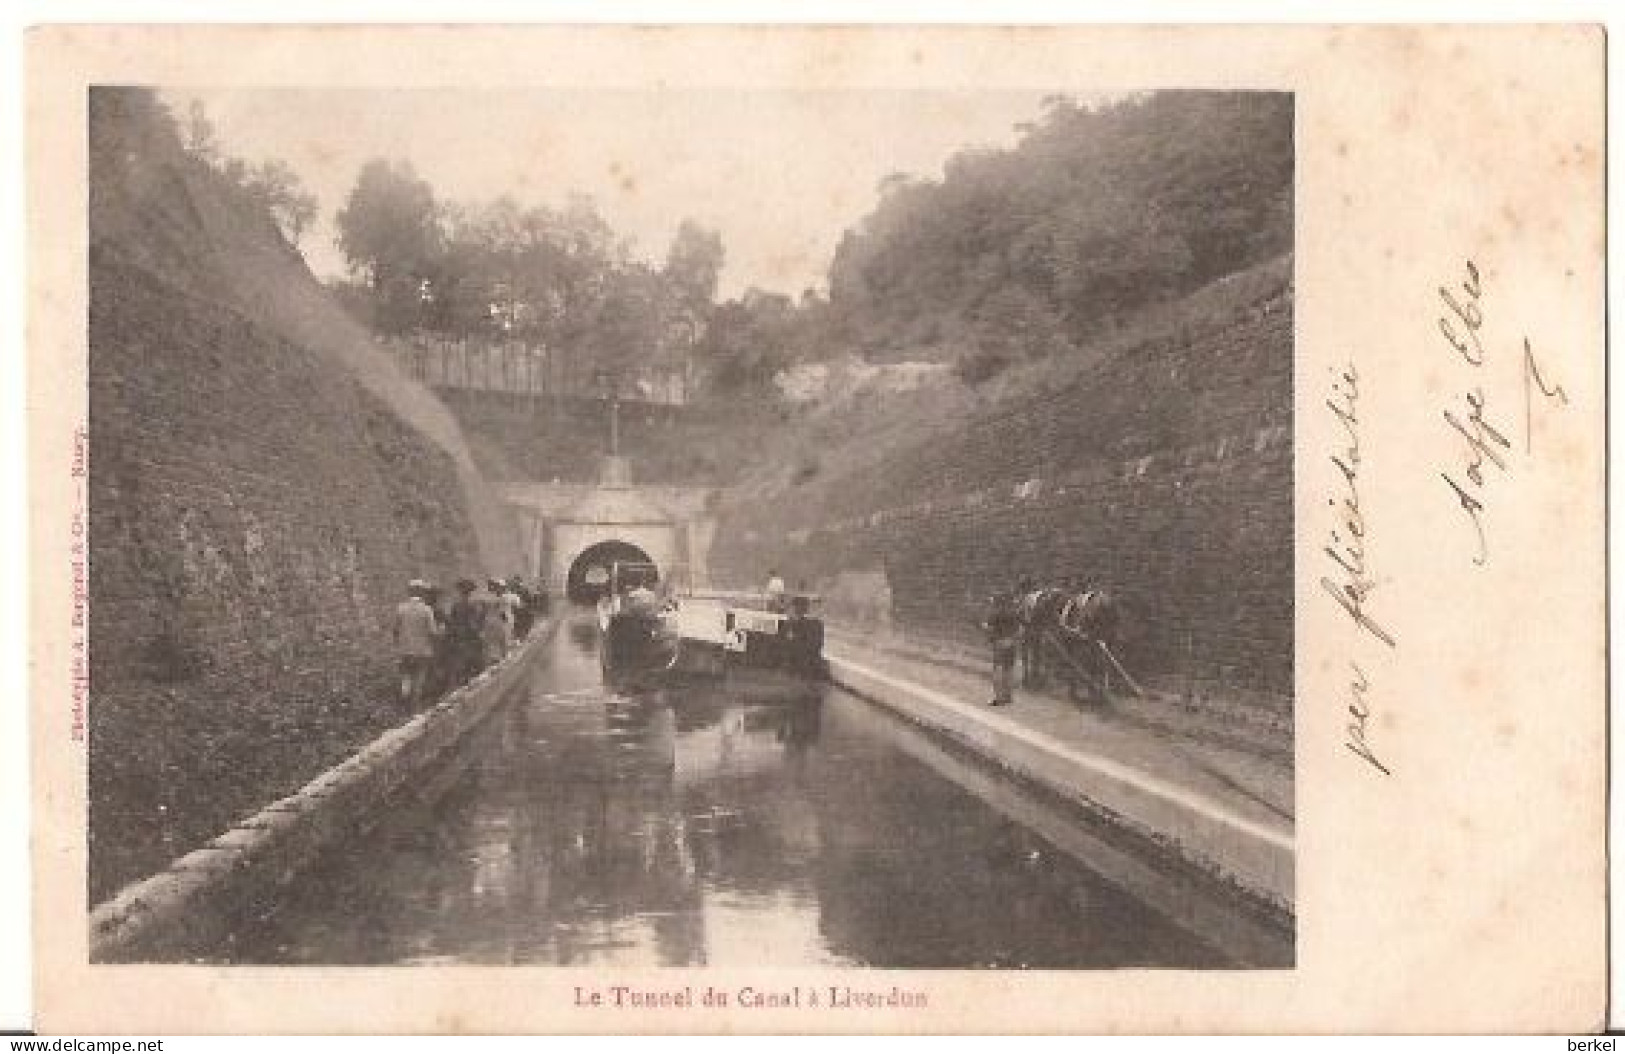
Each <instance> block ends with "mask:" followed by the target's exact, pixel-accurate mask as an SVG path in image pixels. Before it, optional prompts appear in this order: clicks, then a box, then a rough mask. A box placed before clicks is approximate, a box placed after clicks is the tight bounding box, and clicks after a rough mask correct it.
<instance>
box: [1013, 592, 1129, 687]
mask: <svg viewBox="0 0 1625 1054" xmlns="http://www.w3.org/2000/svg"><path fill="white" fill-rule="evenodd" d="M1017 607H1018V610H1019V611H1020V614H1021V675H1022V684H1023V686H1025V687H1029V688H1038V687H1042V686H1043V684H1044V681H1045V678H1046V674H1047V672H1048V669H1049V666H1050V660H1051V659H1055V658H1059V657H1058V656H1055V655H1050V654H1046V648H1055V647H1059V648H1062V649H1064V656H1065V658H1064V659H1062V660H1061V661H1062V667H1061V669H1062V673H1063V675H1065V676H1066V677H1067V680H1068V684H1069V690H1070V694H1071V696H1072V697H1073V699H1077V698H1079V696H1080V695H1081V693H1082V691H1083V690H1084V688H1085V686H1086V685H1087V687H1089V688H1090V689H1091V691H1092V694H1094V695H1095V696H1096V697H1098V698H1099V699H1100V700H1101V701H1105V699H1106V691H1107V687H1108V685H1109V684H1110V681H1111V673H1112V671H1113V670H1116V671H1117V672H1118V673H1119V674H1122V675H1123V677H1124V679H1125V680H1126V681H1128V683H1129V685H1130V686H1131V687H1133V681H1131V680H1129V679H1128V677H1127V674H1126V673H1124V672H1123V669H1122V667H1121V666H1120V665H1118V663H1117V660H1116V658H1115V656H1114V655H1113V653H1112V645H1114V644H1116V643H1117V642H1118V629H1119V621H1120V619H1119V609H1118V605H1117V600H1116V598H1115V597H1114V596H1113V595H1112V593H1111V591H1110V590H1108V589H1106V588H1105V587H1103V586H1091V587H1090V588H1087V589H1084V590H1081V591H1073V590H1067V589H1058V588H1054V587H1050V588H1042V589H1031V590H1028V591H1026V592H1024V593H1023V594H1022V595H1021V596H1020V597H1019V598H1018V601H1017ZM1090 682H1092V683H1090Z"/></svg>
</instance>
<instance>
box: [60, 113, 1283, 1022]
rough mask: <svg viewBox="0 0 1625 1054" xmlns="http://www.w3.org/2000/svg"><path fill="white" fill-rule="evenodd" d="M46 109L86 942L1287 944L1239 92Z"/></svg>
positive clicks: (1180, 955) (1131, 949)
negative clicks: (78, 368)
mask: <svg viewBox="0 0 1625 1054" xmlns="http://www.w3.org/2000/svg"><path fill="white" fill-rule="evenodd" d="M89 121H90V128H89V141H90V152H91V153H90V194H91V197H90V202H91V209H90V268H91V270H90V286H89V293H90V347H89V384H90V413H89V427H90V430H91V433H92V435H93V436H94V439H95V444H96V451H97V455H96V456H95V457H94V458H93V459H92V460H91V461H90V469H89V477H88V478H89V514H90V515H89V523H90V530H89V555H90V570H89V581H88V586H89V588H88V600H89V613H90V619H89V645H90V660H89V674H90V684H91V689H90V692H89V707H88V719H87V725H88V738H89V750H90V801H89V807H90V823H89V830H88V835H89V887H90V899H91V901H92V903H94V904H96V905H98V906H97V907H96V909H95V912H94V914H93V916H92V920H91V925H92V942H91V950H92V955H93V956H94V957H95V958H96V959H97V960H98V961H102V960H105V961H128V960H136V961H149V960H150V961H206V962H218V963H261V964H271V963H274V964H423V963H478V964H555V965H595V964H630V965H639V966H706V965H719V964H729V965H764V966H797V965H830V966H858V967H867V966H878V967H909V968H961V969H966V968H1006V969H1024V968H1049V969H1110V968H1117V967H1125V966H1140V967H1145V966H1150V967H1178V968H1202V969H1236V968H1242V969H1246V968H1272V967H1283V966H1290V965H1291V963H1292V961H1293V881H1292V876H1293V848H1292V847H1293V815H1294V813H1293V778H1292V777H1293V768H1292V728H1293V710H1292V703H1293V694H1292V687H1293V686H1292V657H1293V647H1292V644H1293V622H1292V612H1293V594H1292V582H1293V577H1292V570H1293V562H1292V541H1293V535H1292V530H1293V516H1292V457H1291V454H1292V362H1293V355H1292V352H1293V340H1292V334H1293V324H1292V318H1293V316H1292V289H1293V286H1292V231H1293V193H1292V191H1293V103H1292V97H1291V95H1290V94H1287V93H1277V92H1216V91H1147V92H1099V93H1066V92H1052V93H1042V92H1021V93H1017V92H985V93H977V92H962V93H945V92H896V91H878V92H876V91H850V92H840V93H835V92H763V91H756V92H720V91H710V92H629V91H621V92H567V91H539V92H538V91H494V90H489V91H452V90H446V91H439V90H415V91H413V90H396V91H388V90H328V91H301V90H292V89H289V90H261V91H218V92H210V91H195V90H185V91H182V90H170V89H166V88H163V87H152V88H145V87H128V86H94V87H92V88H91V89H90V98H89ZM324 790H327V791H328V792H327V793H324ZM887 997H888V998H889V997H891V992H890V991H888V992H887ZM900 997H901V998H906V997H907V993H906V992H904V993H901V995H900Z"/></svg>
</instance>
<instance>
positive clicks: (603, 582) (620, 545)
mask: <svg viewBox="0 0 1625 1054" xmlns="http://www.w3.org/2000/svg"><path fill="white" fill-rule="evenodd" d="M615 563H622V564H653V563H654V561H653V560H650V559H649V554H648V553H646V552H644V551H643V550H642V549H639V548H638V547H637V546H635V545H631V544H629V543H627V542H621V541H608V542H599V543H598V544H596V545H591V546H588V547H587V548H586V549H584V550H582V552H581V555H580V556H578V557H576V558H575V561H574V562H573V563H571V564H570V572H569V574H568V576H567V577H566V578H565V580H564V592H565V595H566V596H568V597H569V598H570V601H571V602H572V603H575V604H595V603H597V602H598V598H599V597H601V596H603V595H604V591H605V590H607V589H608V588H609V567H610V565H611V564H615ZM654 574H655V577H657V578H658V577H659V575H660V569H659V568H658V567H657V568H655V571H654Z"/></svg>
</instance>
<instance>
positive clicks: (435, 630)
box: [390, 575, 550, 710]
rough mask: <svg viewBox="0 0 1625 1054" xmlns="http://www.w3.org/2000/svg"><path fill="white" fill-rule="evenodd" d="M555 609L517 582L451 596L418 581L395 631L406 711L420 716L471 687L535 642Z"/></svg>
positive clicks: (462, 582)
mask: <svg viewBox="0 0 1625 1054" xmlns="http://www.w3.org/2000/svg"><path fill="white" fill-rule="evenodd" d="M549 604H550V602H549V598H548V595H547V591H546V589H545V588H543V587H541V586H540V585H536V586H531V585H527V584H526V583H525V581H524V579H522V578H521V577H520V576H518V575H514V576H512V577H511V578H509V579H507V580H506V581H504V580H502V579H500V578H496V577H490V578H487V579H485V580H484V581H479V580H476V579H472V578H461V579H458V580H457V582H456V583H455V584H454V585H453V586H452V588H451V589H449V590H447V589H443V588H442V587H440V586H438V585H435V584H433V583H431V582H427V581H424V580H422V579H413V580H412V581H411V582H409V583H408V584H407V587H406V599H404V600H402V601H401V602H400V603H399V604H397V605H396V606H395V611H394V615H393V618H392V620H391V628H390V633H391V637H392V639H393V641H394V644H395V653H396V658H397V661H398V665H399V669H400V686H399V689H398V695H397V700H398V702H399V704H400V705H401V707H402V708H403V709H406V710H418V709H420V708H421V707H422V706H423V705H424V704H425V703H427V702H430V701H432V700H435V699H438V698H439V697H440V696H442V695H444V694H445V693H447V692H450V691H453V690H454V689H456V688H459V687H461V686H462V685H464V684H467V683H468V682H469V681H470V680H472V679H473V678H474V677H476V676H478V675H479V673H480V671H481V670H484V669H485V668H486V667H487V666H490V665H492V664H493V663H496V662H498V661H500V660H501V659H502V657H503V656H504V655H506V654H507V653H508V652H509V650H510V649H512V648H513V647H515V646H516V645H517V644H519V643H520V642H522V641H523V640H524V639H525V638H526V637H527V636H529V635H530V631H531V628H532V627H533V626H534V625H535V624H536V622H537V620H539V619H542V618H545V617H546V616H547V614H548V611H549Z"/></svg>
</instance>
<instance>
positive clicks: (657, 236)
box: [164, 89, 1049, 297]
mask: <svg viewBox="0 0 1625 1054" xmlns="http://www.w3.org/2000/svg"><path fill="white" fill-rule="evenodd" d="M1047 94H1049V93H1048V92H1028V91H1020V92H1015V91H1009V92H1007V91H997V92H963V91H961V92H952V91H829V92H805V91H801V92H791V91H783V92H775V91H736V90H730V91H720V90H669V91H659V92H655V91H643V90H637V91H633V90H590V91H561V90H469V89H454V90H445V89H407V90H371V89H337V90H302V89H255V90H246V91H245V90H230V91H201V90H189V91H185V92H180V91H174V92H165V93H164V97H165V99H166V101H167V102H169V104H170V105H171V107H172V108H173V109H174V110H175V112H176V114H177V116H183V115H184V114H185V113H186V110H187V107H188V106H189V105H190V103H191V101H192V100H194V99H196V100H198V101H200V102H202V103H203V105H204V108H205V110H206V111H207V113H208V115H209V118H210V120H211V121H212V122H213V123H214V125H215V130H216V135H217V137H218V139H219V140H220V144H221V147H222V148H223V149H224V150H225V151H226V152H227V153H230V154H234V155H236V156H239V157H242V158H244V159H246V160H248V161H251V162H258V161H261V160H264V159H266V158H271V157H276V158H281V159H282V160H284V161H286V162H288V163H289V164H290V165H291V166H293V168H294V169H295V171H297V172H298V173H299V175H300V178H301V179H302V180H303V181H304V183H305V185H306V187H307V188H308V189H309V190H311V191H312V192H314V193H315V194H316V196H317V197H318V198H319V199H320V203H321V220H320V222H319V224H318V226H317V227H316V229H315V230H313V231H311V232H309V233H307V234H306V235H305V236H304V238H303V240H302V242H301V246H300V247H301V249H302V250H303V251H304V254H305V258H306V260H307V261H308V262H309V264H310V267H311V269H312V270H313V271H315V272H316V274H317V275H318V276H321V277H329V276H336V275H339V274H342V273H343V272H344V260H343V257H342V255H341V254H340V253H339V251H338V249H337V247H336V246H335V245H334V228H333V215H334V213H335V212H337V210H338V209H339V208H340V207H341V206H342V205H343V203H344V200H345V197H346V196H347V195H348V194H349V191H350V188H351V187H353V186H354V185H355V180H356V176H357V174H358V173H359V172H360V170H361V166H362V165H363V164H365V163H366V162H367V161H368V160H369V159H371V158H374V157H387V158H392V159H406V160H409V161H410V162H411V163H412V165H413V166H414V167H415V168H416V170H417V172H418V174H419V175H420V176H422V177H423V178H424V179H426V180H427V181H428V182H429V183H430V184H431V185H432V186H433V187H434V189H435V194H436V197H437V198H439V199H442V200H447V199H449V200H453V201H461V202H480V201H490V200H494V199H496V198H498V197H500V196H502V195H508V196H510V197H512V198H514V199H515V200H516V201H518V202H519V203H520V204H522V205H530V204H546V205H552V206H558V205H561V204H563V203H564V202H565V200H566V199H567V198H568V197H569V195H570V194H572V193H584V194H586V195H588V196H589V197H591V198H592V199H593V200H594V202H595V203H596V205H597V207H598V209H599V211H600V212H601V213H602V214H603V215H604V217H605V219H607V220H608V221H609V223H610V224H611V225H612V226H613V227H614V228H615V229H616V230H617V231H618V232H619V233H621V234H622V235H625V236H627V237H630V238H631V239H632V240H633V242H634V244H635V247H636V250H637V251H638V253H639V254H640V255H642V256H644V257H645V258H648V259H651V260H659V259H662V258H663V257H664V255H665V251H666V246H667V245H668V244H669V242H670V240H671V236H672V234H673V232H674V231H675V230H676V229H677V226H678V224H679V223H680V222H681V221H682V220H683V219H684V218H685V217H688V218H692V219H694V220H697V221H698V222H700V223H701V224H703V225H705V226H708V227H711V228H713V229H715V230H717V231H719V232H721V235H722V240H723V246H724V248H725V251H726V253H727V260H726V262H725V264H724V267H723V272H722V276H721V282H720V287H721V288H720V292H721V295H723V296H725V297H727V296H736V295H738V294H739V293H740V292H742V291H743V290H745V289H747V288H749V287H751V286H757V287H760V288H763V289H771V290H775V291H779V292H784V293H788V294H791V295H792V296H794V295H798V294H799V293H800V292H801V291H802V290H803V289H806V288H808V287H817V288H822V287H823V284H824V278H825V275H826V272H827V270H828V266H829V261H830V257H831V255H832V254H833V253H834V251H835V247H836V245H837V244H838V243H839V241H840V238H841V235H842V233H843V232H844V231H845V230H846V229H847V228H848V227H851V226H853V225H855V224H856V223H857V222H858V221H859V220H861V219H862V218H863V216H865V215H866V214H867V213H868V212H869V211H870V210H871V209H872V208H873V207H874V204H875V201H876V198H877V188H878V186H879V184H880V182H881V180H882V179H884V178H885V177H887V176H889V175H892V174H895V173H906V174H909V175H914V176H924V177H932V178H935V177H940V176H941V174H942V166H943V163H944V162H945V161H947V159H948V158H949V157H950V156H952V155H953V154H954V153H956V152H957V151H958V150H960V149H963V148H967V147H1008V146H1011V145H1013V144H1014V143H1015V142H1016V140H1017V138H1018V137H1019V132H1018V131H1017V129H1016V126H1017V125H1018V124H1020V123H1022V122H1029V121H1032V120H1035V119H1036V118H1037V116H1038V114H1039V112H1040V106H1041V101H1042V99H1043V97H1044V96H1045V95H1047Z"/></svg>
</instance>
